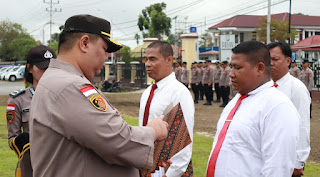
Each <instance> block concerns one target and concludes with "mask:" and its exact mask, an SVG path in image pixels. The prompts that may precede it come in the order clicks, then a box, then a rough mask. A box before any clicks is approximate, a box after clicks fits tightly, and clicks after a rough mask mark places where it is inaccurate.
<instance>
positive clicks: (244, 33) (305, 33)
mask: <svg viewBox="0 0 320 177" xmlns="http://www.w3.org/2000/svg"><path fill="white" fill-rule="evenodd" d="M262 17H266V15H236V16H234V17H231V18H229V19H226V20H224V21H222V22H220V23H218V24H215V25H213V26H211V27H210V28H209V30H208V31H209V32H212V33H216V34H235V37H236V39H235V41H236V44H238V43H240V42H244V41H248V40H252V39H256V33H255V32H254V31H255V30H256V28H257V27H258V24H259V23H261V22H262V21H261V18H262ZM271 18H272V19H276V20H281V21H286V22H288V21H289V13H279V14H273V15H271ZM291 29H295V30H296V31H297V32H298V33H299V34H298V35H297V36H296V39H295V41H294V43H297V42H299V41H301V40H303V39H305V38H308V37H310V36H312V35H320V16H308V15H291Z"/></svg>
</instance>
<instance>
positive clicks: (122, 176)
mask: <svg viewBox="0 0 320 177" xmlns="http://www.w3.org/2000/svg"><path fill="white" fill-rule="evenodd" d="M121 47H122V45H121V44H119V43H118V42H116V41H114V40H113V39H112V38H111V35H110V23H109V22H108V21H107V20H104V19H101V18H97V17H94V16H91V15H76V16H72V17H70V18H69V19H68V20H67V21H66V23H65V25H64V29H63V31H62V32H61V34H60V36H59V55H58V57H57V59H56V60H52V61H51V63H50V65H49V68H48V69H47V71H46V72H45V73H44V75H43V76H42V78H41V80H40V81H39V83H38V86H37V91H36V92H35V94H34V97H33V100H32V103H31V113H30V143H31V159H32V161H31V162H32V167H33V175H34V176H36V177H58V176H59V177H60V176H61V177H64V176H77V177H84V176H92V177H93V176H94V177H105V176H108V177H138V176H139V170H138V169H144V170H149V169H150V168H151V167H152V164H153V152H154V147H153V146H154V141H156V140H163V139H164V138H166V136H167V133H168V130H167V126H168V124H167V123H166V122H165V121H163V117H162V116H161V117H158V118H156V119H154V120H152V121H151V122H150V123H149V124H147V126H145V127H134V126H130V125H128V124H127V123H126V122H125V121H124V120H123V119H122V118H121V115H120V113H119V112H118V111H117V110H116V109H115V108H114V107H113V106H112V105H111V103H110V102H109V101H108V100H107V98H106V97H105V96H104V95H103V94H102V92H101V91H100V90H98V89H97V88H95V87H94V86H93V85H92V83H91V82H90V81H91V80H92V79H93V77H94V75H98V74H99V73H100V72H101V70H102V69H104V62H105V61H106V60H107V59H108V57H107V52H115V51H117V50H119V49H120V48H121Z"/></svg>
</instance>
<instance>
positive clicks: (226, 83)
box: [219, 61, 231, 107]
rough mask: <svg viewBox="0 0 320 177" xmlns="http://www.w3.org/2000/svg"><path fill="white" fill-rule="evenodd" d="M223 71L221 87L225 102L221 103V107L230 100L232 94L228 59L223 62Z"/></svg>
mask: <svg viewBox="0 0 320 177" xmlns="http://www.w3.org/2000/svg"><path fill="white" fill-rule="evenodd" d="M222 68H223V69H222V72H221V77H220V82H219V85H220V88H221V95H222V100H223V103H222V104H221V105H220V107H225V106H226V105H227V104H228V102H229V95H230V77H229V73H230V70H231V69H230V67H229V66H228V61H223V62H222Z"/></svg>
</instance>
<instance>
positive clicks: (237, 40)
mask: <svg viewBox="0 0 320 177" xmlns="http://www.w3.org/2000/svg"><path fill="white" fill-rule="evenodd" d="M238 37H239V35H237V34H236V35H235V43H236V44H238V43H239V39H238Z"/></svg>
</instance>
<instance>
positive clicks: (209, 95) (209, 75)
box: [202, 60, 213, 105]
mask: <svg viewBox="0 0 320 177" xmlns="http://www.w3.org/2000/svg"><path fill="white" fill-rule="evenodd" d="M204 64H205V66H206V68H205V70H204V71H203V77H202V85H203V87H204V94H205V95H206V99H207V102H206V103H204V104H203V105H211V101H213V90H212V83H213V68H212V67H211V60H206V61H205V63H204Z"/></svg>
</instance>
